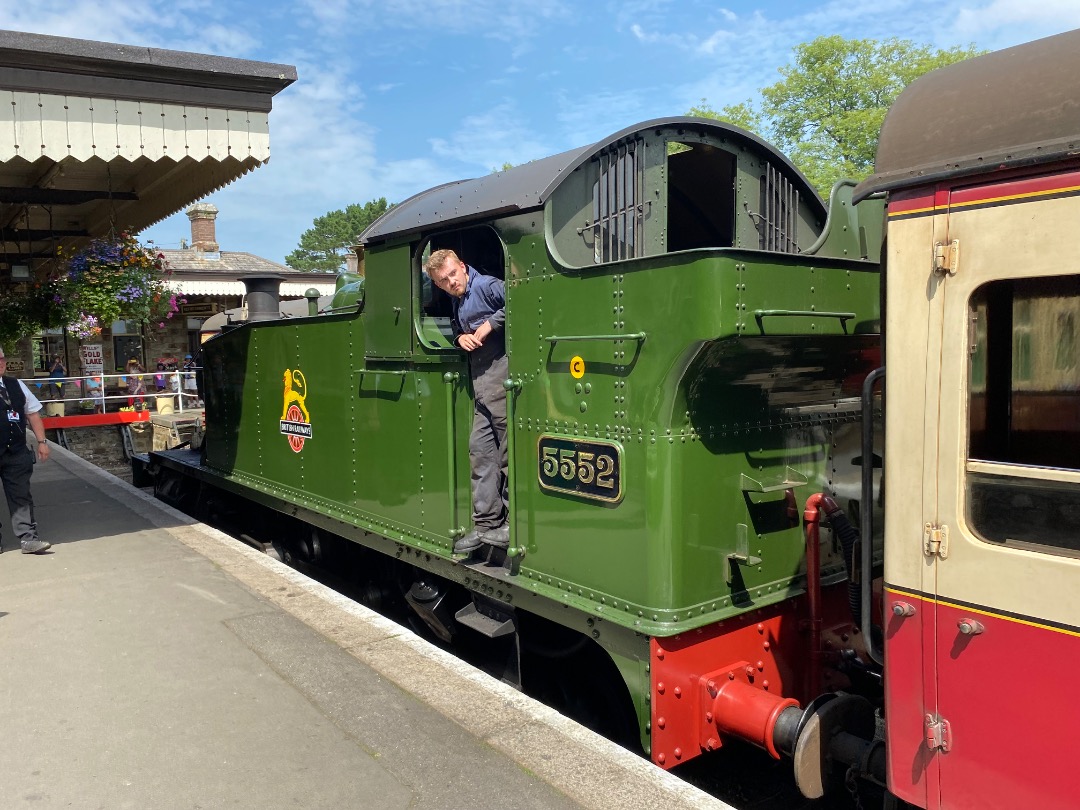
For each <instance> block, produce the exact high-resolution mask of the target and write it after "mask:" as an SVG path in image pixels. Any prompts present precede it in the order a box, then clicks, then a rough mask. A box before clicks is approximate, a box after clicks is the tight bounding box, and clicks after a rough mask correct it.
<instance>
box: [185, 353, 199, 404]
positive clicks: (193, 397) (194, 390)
mask: <svg viewBox="0 0 1080 810" xmlns="http://www.w3.org/2000/svg"><path fill="white" fill-rule="evenodd" d="M197 368H198V366H196V365H195V361H194V360H192V359H191V355H190V354H185V355H184V395H185V396H187V397H189V398H190V402H189V403H188V404H187V406H185V407H196V406H198V405H201V404H202V402H200V401H199V382H198V380H197V379H196V378H195V371H196V369H197Z"/></svg>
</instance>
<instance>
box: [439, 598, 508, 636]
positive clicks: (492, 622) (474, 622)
mask: <svg viewBox="0 0 1080 810" xmlns="http://www.w3.org/2000/svg"><path fill="white" fill-rule="evenodd" d="M454 619H456V620H457V623H458V624H463V625H465V626H466V627H471V628H472V629H473V630H475V631H476V632H478V633H482V634H483V635H485V636H487V637H488V638H499V637H501V636H508V635H510V634H511V633H513V632H515V628H514V620H513V619H512V618H505V619H504V618H502V617H495V616H489V615H488V614H486V613H481V612H480V611H479V610H478V609H477V607H476V605H472V604H470V605H466V606H465V607H463V608H462V609H461V610H459V611H458V612H457V613H455V614H454Z"/></svg>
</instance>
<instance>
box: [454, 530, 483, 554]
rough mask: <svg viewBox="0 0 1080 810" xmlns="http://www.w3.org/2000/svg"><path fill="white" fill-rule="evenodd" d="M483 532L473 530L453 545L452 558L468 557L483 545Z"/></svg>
mask: <svg viewBox="0 0 1080 810" xmlns="http://www.w3.org/2000/svg"><path fill="white" fill-rule="evenodd" d="M483 537H484V531H483V530H482V529H473V530H472V531H471V532H469V533H468V534H467V535H465V536H464V537H461V538H459V539H458V540H457V542H455V543H454V556H462V557H465V556H468V555H469V554H472V553H473V552H474V551H476V550H477V549H478V548H480V546H482V545H483V539H482V538H483Z"/></svg>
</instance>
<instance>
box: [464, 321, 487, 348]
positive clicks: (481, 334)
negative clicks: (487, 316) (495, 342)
mask: <svg viewBox="0 0 1080 810" xmlns="http://www.w3.org/2000/svg"><path fill="white" fill-rule="evenodd" d="M490 334H491V324H490V323H488V322H487V321H484V322H483V323H482V324H480V328H478V329H477V330H476V331H475V332H473V333H472V334H461V335H459V336H458V346H460V347H461V348H463V349H464V350H465V351H467V352H471V351H474V350H475V349H479V348H480V347H481V346H483V345H484V341H485V340H486V339H487V336H488V335H490Z"/></svg>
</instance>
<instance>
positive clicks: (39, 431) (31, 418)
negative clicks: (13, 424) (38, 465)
mask: <svg viewBox="0 0 1080 810" xmlns="http://www.w3.org/2000/svg"><path fill="white" fill-rule="evenodd" d="M26 421H27V422H29V423H30V429H31V430H32V431H34V438H35V439H37V443H38V445H37V457H38V461H48V460H49V443H48V442H47V441H45V423H44V422H42V421H41V414H39V413H28V414H27V415H26Z"/></svg>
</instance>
